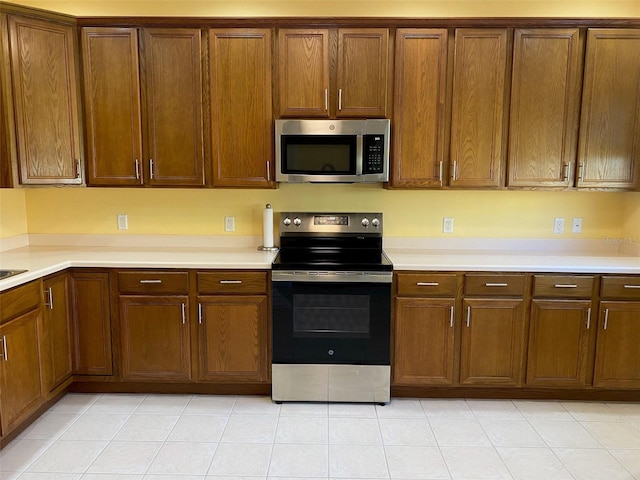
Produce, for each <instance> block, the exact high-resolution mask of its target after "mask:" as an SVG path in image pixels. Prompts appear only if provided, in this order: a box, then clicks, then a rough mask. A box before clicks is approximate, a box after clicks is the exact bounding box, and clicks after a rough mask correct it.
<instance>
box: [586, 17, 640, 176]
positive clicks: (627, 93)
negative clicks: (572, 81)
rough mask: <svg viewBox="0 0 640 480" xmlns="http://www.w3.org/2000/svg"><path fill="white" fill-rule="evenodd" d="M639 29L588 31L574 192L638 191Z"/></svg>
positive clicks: (639, 148) (639, 112)
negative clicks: (584, 189)
mask: <svg viewBox="0 0 640 480" xmlns="http://www.w3.org/2000/svg"><path fill="white" fill-rule="evenodd" d="M638 85H640V29H597V28H596V29H589V30H588V33H587V53H586V59H585V71H584V92H583V95H582V113H581V121H580V141H579V149H578V163H579V172H578V181H577V186H578V187H615V188H629V189H633V188H634V187H637V186H638V177H639V173H638V170H639V168H640V167H639V166H638V162H639V160H638V159H639V157H640V88H639V87H638Z"/></svg>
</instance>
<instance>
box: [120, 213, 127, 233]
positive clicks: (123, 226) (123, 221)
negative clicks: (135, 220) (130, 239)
mask: <svg viewBox="0 0 640 480" xmlns="http://www.w3.org/2000/svg"><path fill="white" fill-rule="evenodd" d="M118 230H129V219H128V218H127V214H126V213H119V214H118Z"/></svg>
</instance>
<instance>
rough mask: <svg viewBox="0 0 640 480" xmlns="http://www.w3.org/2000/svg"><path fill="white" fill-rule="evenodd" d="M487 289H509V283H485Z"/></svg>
mask: <svg viewBox="0 0 640 480" xmlns="http://www.w3.org/2000/svg"><path fill="white" fill-rule="evenodd" d="M484 286H485V287H508V286H509V284H508V283H485V284H484Z"/></svg>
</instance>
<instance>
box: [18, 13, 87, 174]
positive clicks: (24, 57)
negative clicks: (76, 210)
mask: <svg viewBox="0 0 640 480" xmlns="http://www.w3.org/2000/svg"><path fill="white" fill-rule="evenodd" d="M8 23H9V43H10V57H11V73H12V78H13V104H14V110H15V112H14V113H15V129H16V141H17V154H18V155H17V157H18V165H19V177H20V183H22V184H24V185H29V184H82V183H83V181H84V180H83V175H82V156H83V153H82V144H81V129H80V128H81V127H80V121H79V110H80V104H79V93H78V92H79V85H78V77H77V73H76V57H77V52H76V49H77V47H76V40H75V38H76V29H75V27H74V26H71V25H64V24H61V23H55V22H48V21H43V20H37V19H33V18H26V17H20V16H14V15H9V16H8Z"/></svg>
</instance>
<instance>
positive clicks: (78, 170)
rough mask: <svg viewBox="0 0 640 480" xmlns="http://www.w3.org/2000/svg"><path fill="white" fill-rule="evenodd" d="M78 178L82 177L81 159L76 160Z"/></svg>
mask: <svg viewBox="0 0 640 480" xmlns="http://www.w3.org/2000/svg"><path fill="white" fill-rule="evenodd" d="M76 178H80V159H77V160H76Z"/></svg>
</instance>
